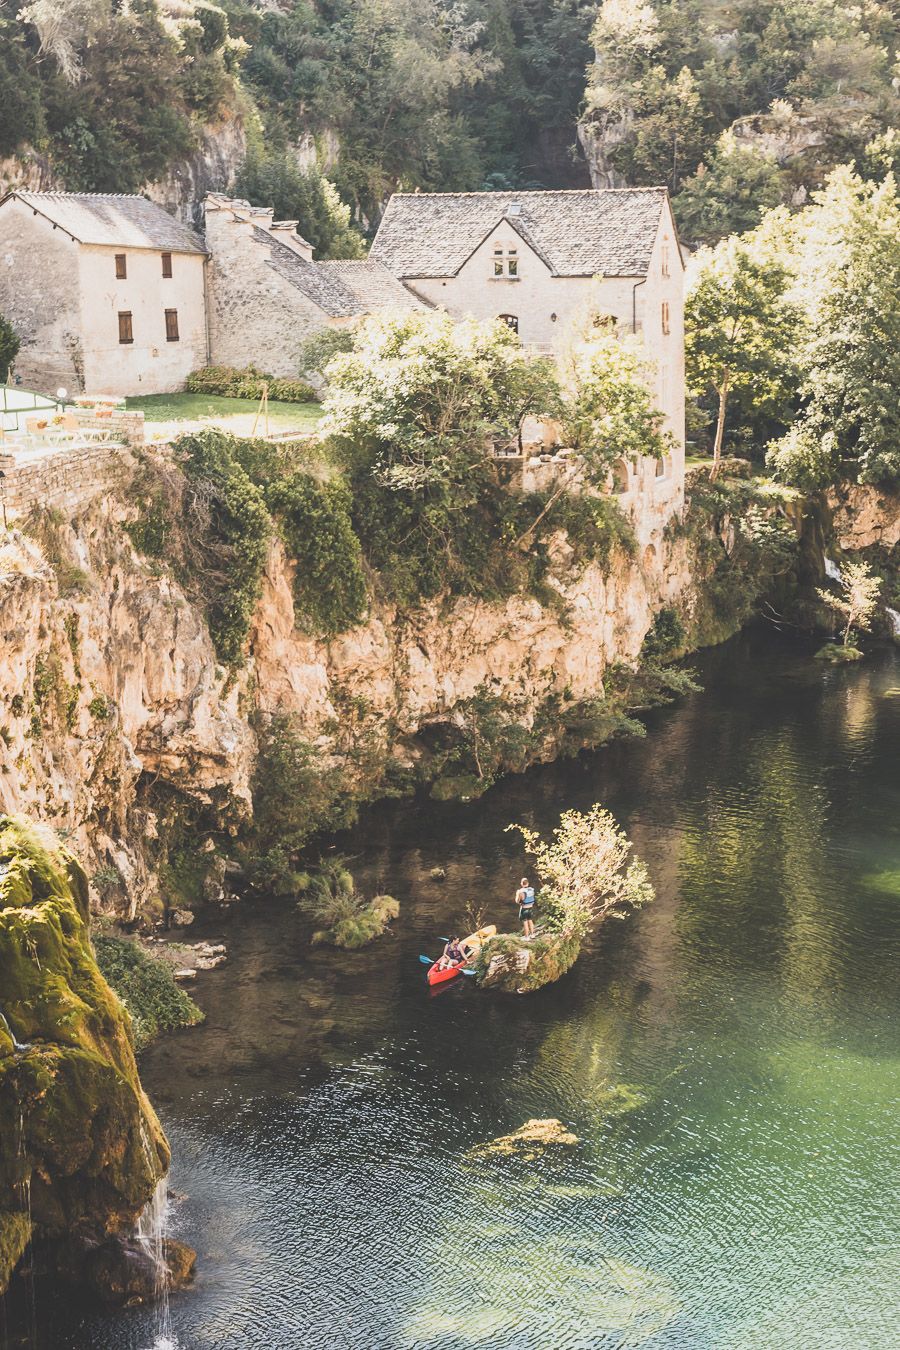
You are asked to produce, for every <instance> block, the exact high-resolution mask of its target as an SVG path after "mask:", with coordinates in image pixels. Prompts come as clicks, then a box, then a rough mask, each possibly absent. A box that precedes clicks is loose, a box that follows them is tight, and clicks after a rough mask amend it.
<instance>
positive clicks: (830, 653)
mask: <svg viewBox="0 0 900 1350" xmlns="http://www.w3.org/2000/svg"><path fill="white" fill-rule="evenodd" d="M862 658H863V654H862V652H861V651H860V650H859V648H858V647H850V646H846V647H844V646H842V645H841V644H840V643H839V642H829V643H827V645H826V646H824V647H820V648H819V650H818V651H817V652H816V660H817V661H825V662H827V664H828V665H831V666H844V665H848V664H850V663H851V662H853V661H861V660H862Z"/></svg>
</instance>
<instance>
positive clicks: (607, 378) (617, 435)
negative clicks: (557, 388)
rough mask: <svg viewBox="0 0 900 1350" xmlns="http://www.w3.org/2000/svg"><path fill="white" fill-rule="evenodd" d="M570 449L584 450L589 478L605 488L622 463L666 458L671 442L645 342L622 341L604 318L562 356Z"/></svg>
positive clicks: (628, 338)
mask: <svg viewBox="0 0 900 1350" xmlns="http://www.w3.org/2000/svg"><path fill="white" fill-rule="evenodd" d="M562 364H563V373H564V380H565V384H566V398H565V405H564V411H563V426H564V436H565V440H566V443H567V444H570V445H572V446H573V447H574V448H575V449H576V450H578V451H580V452H581V454H582V456H583V457H584V461H585V463H586V465H587V468H588V472H589V475H590V477H591V479H592V481H593V482H595V483H596V484H598V485H602V484H603V483H605V481H606V478H607V476H608V472H609V468H610V465H611V464H612V463H613V461H614V460H616V459H617V458H619V457H620V456H621V457H624V458H628V457H629V456H631V455H649V456H652V457H653V458H655V459H662V457H663V456H664V455H665V454H666V452H667V450H668V449H669V448H670V438H669V437H668V436H667V435H666V433H665V432H663V430H662V414H661V413H660V412H658V411H657V409H656V408H654V406H653V403H652V401H651V396H650V391H649V389H648V388H647V371H646V358H645V354H644V349H643V346H642V345H641V343H640V342H639V341H638V340H637V339H635V338H633V337H631V336H629V335H623V336H618V335H617V334H616V332H615V329H614V328H613V327H612V325H611V324H610V323H609V322H607V321H604V318H603V316H601V315H594V316H592V317H591V319H589V321H588V323H587V325H586V326H585V328H584V329H583V330H582V332H581V334H580V335H579V336H578V337H576V339H575V340H574V342H572V343H571V344H570V345H569V346H568V348H567V350H566V351H565V353H564V355H563V362H562Z"/></svg>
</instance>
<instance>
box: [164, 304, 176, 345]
mask: <svg viewBox="0 0 900 1350" xmlns="http://www.w3.org/2000/svg"><path fill="white" fill-rule="evenodd" d="M166 341H167V342H177V341H178V310H177V309H167V310H166Z"/></svg>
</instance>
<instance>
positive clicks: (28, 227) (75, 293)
mask: <svg viewBox="0 0 900 1350" xmlns="http://www.w3.org/2000/svg"><path fill="white" fill-rule="evenodd" d="M0 314H3V315H4V316H5V317H6V318H7V319H8V320H9V322H10V323H11V324H12V326H13V328H14V329H15V330H16V332H17V333H18V335H19V337H20V338H21V341H22V346H21V350H20V351H19V355H18V356H17V357H16V362H15V372H16V375H17V377H18V378H19V379H20V380H21V382H22V383H23V384H24V385H25V386H26V387H27V388H29V389H37V390H39V391H40V392H41V393H49V394H53V393H55V391H56V390H57V389H58V388H60V387H62V388H65V389H68V390H69V391H70V392H75V391H80V390H81V389H83V388H84V346H83V342H82V316H81V294H80V290H79V277H78V245H77V244H76V243H75V242H74V241H73V240H72V239H71V238H70V237H69V235H67V234H66V233H65V232H64V231H63V230H54V229H53V228H52V226H51V225H50V224H49V222H48V221H46V220H44V219H43V218H42V217H40V216H37V215H35V214H34V213H33V212H32V211H31V210H30V209H29V208H28V207H27V206H26V205H25V204H24V202H20V201H18V200H16V199H15V198H14V199H12V200H11V201H8V202H7V203H6V205H5V206H4V207H3V209H2V211H0Z"/></svg>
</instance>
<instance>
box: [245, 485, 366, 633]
mask: <svg viewBox="0 0 900 1350" xmlns="http://www.w3.org/2000/svg"><path fill="white" fill-rule="evenodd" d="M266 497H267V501H268V503H269V507H270V509H271V510H272V511H273V512H275V513H276V515H277V518H278V522H279V524H280V526H281V533H282V536H283V538H284V542H285V545H286V547H287V551H288V554H289V555H290V557H292V558H294V559H295V560H296V563H297V571H296V574H295V577H294V604H295V607H296V610H297V618H298V620H299V622H300V623H302V624H304V625H305V626H306V627H308V628H309V629H310V631H312V632H314V633H320V634H322V635H323V636H325V637H331V636H333V635H334V634H335V633H341V632H344V631H345V630H346V629H347V628H352V627H353V625H354V624H356V623H359V622H360V620H361V619H362V618H363V617H364V615H365V612H366V582H365V576H364V574H363V566H362V550H361V549H360V545H359V540H358V538H357V537H356V534H355V533H354V531H353V524H352V522H351V519H350V505H351V502H350V492H349V490H348V488H347V486H346V484H345V483H344V482H343V481H342V480H341V479H337V478H335V479H332V480H331V481H329V482H325V483H320V482H318V481H317V480H316V479H315V478H312V477H311V476H310V475H309V474H307V473H303V472H302V471H299V470H298V471H295V472H293V473H291V474H290V475H289V476H288V477H286V478H283V479H281V480H279V481H276V482H274V483H273V484H272V486H271V488H270V489H269V490H268V492H267V494H266Z"/></svg>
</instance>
